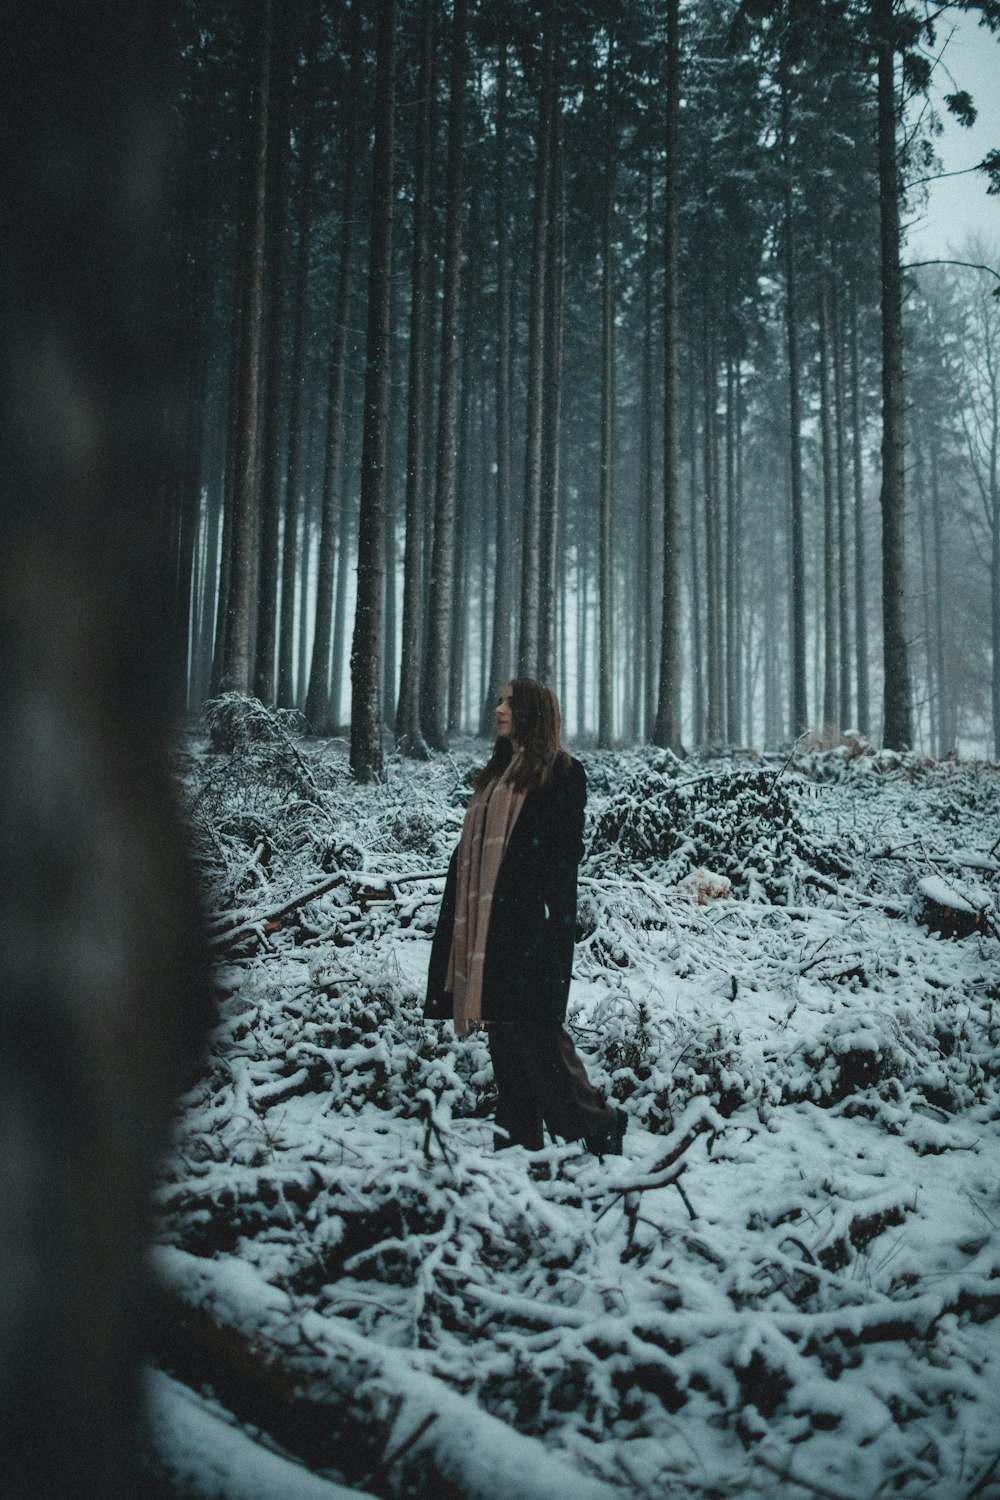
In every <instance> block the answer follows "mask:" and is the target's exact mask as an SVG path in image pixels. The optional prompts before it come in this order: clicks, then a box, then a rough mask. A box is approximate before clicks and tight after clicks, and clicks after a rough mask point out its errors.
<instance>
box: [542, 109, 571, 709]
mask: <svg viewBox="0 0 1000 1500" xmlns="http://www.w3.org/2000/svg"><path fill="white" fill-rule="evenodd" d="M552 108H553V112H554V115H555V119H554V121H553V125H552V142H553V162H552V170H551V172H550V173H549V203H550V207H549V235H548V245H547V255H546V261H547V269H546V275H547V281H548V285H547V289H546V293H545V352H544V359H545V381H544V393H543V398H542V399H543V403H544V413H543V419H542V496H541V502H542V524H541V548H542V555H541V566H540V569H539V576H540V596H539V605H538V613H539V662H538V675H539V677H540V678H541V680H542V681H543V682H547V683H548V684H549V685H550V686H551V685H552V684H553V683H554V682H555V667H556V664H555V654H556V545H557V539H558V533H559V491H560V443H561V432H560V423H561V420H562V367H563V331H564V321H565V318H564V303H565V290H566V194H565V184H564V178H563V160H562V121H561V117H560V109H559V102H558V87H554V88H553V90H552Z"/></svg>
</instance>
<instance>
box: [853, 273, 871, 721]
mask: <svg viewBox="0 0 1000 1500" xmlns="http://www.w3.org/2000/svg"><path fill="white" fill-rule="evenodd" d="M862 435H863V427H862V419H861V340H860V337H859V333H858V294H857V290H856V289H855V290H852V293H851V464H852V471H853V478H854V652H855V664H856V669H857V679H858V704H857V714H856V715H855V720H856V723H857V726H858V732H859V734H869V733H870V732H871V700H870V694H869V683H868V588H867V578H866V574H865V561H866V553H867V549H866V547H865V505H864V501H865V483H864V469H863V465H862V456H861V455H862Z"/></svg>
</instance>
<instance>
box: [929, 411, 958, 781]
mask: <svg viewBox="0 0 1000 1500" xmlns="http://www.w3.org/2000/svg"><path fill="white" fill-rule="evenodd" d="M939 441H940V438H939V434H938V431H937V429H936V428H935V427H933V426H932V428H931V433H930V461H931V476H930V477H931V524H932V527H933V532H934V645H935V659H936V664H937V680H938V716H937V737H936V742H935V747H934V748H935V751H936V753H937V754H938V755H947V753H948V751H949V750H950V749H952V748H953V744H954V741H953V738H952V732H951V724H952V714H951V703H952V701H953V696H954V694H953V689H952V685H951V680H950V677H949V675H948V672H947V670H946V666H945V663H946V661H947V659H948V652H947V650H946V646H945V630H946V627H945V613H944V590H945V578H944V525H943V517H942V514H941V479H940V473H939V468H938V462H939V461H938V444H939Z"/></svg>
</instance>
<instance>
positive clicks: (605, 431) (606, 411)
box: [597, 33, 617, 749]
mask: <svg viewBox="0 0 1000 1500" xmlns="http://www.w3.org/2000/svg"><path fill="white" fill-rule="evenodd" d="M614 65H615V38H614V34H613V33H612V36H611V39H610V41H609V43H608V60H607V68H606V72H605V91H606V92H605V105H604V107H605V121H604V130H605V134H604V215H603V223H602V228H601V470H600V487H599V492H598V516H599V521H598V538H599V568H600V594H599V599H598V608H599V610H600V663H599V668H598V673H599V676H598V682H599V693H598V702H597V743H598V746H599V747H601V748H602V749H608V748H609V747H610V746H611V744H612V742H613V740H614V696H613V692H614V682H613V674H614V600H613V598H612V578H613V573H614V559H613V558H612V554H611V503H612V492H613V481H614V439H615V275H614V231H615V170H616V165H617V163H616V160H615V158H616V149H615V125H614V116H615V106H614Z"/></svg>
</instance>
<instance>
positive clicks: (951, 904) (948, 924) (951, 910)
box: [917, 875, 995, 938]
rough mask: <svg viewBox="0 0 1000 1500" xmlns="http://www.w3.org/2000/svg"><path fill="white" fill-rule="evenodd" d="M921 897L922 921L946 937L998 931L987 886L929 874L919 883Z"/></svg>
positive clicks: (933, 930)
mask: <svg viewBox="0 0 1000 1500" xmlns="http://www.w3.org/2000/svg"><path fill="white" fill-rule="evenodd" d="M917 894H918V896H919V898H920V903H921V906H920V912H921V921H923V922H924V923H925V924H926V926H928V927H929V928H930V929H931V931H932V932H938V933H940V934H941V936H942V937H946V938H964V937H971V936H972V935H973V933H976V932H989V931H995V923H994V921H993V917H992V908H993V898H992V895H991V894H990V892H989V891H988V890H987V889H986V888H985V886H981V885H973V884H972V882H971V881H967V880H953V879H946V878H945V877H944V876H943V875H927V876H925V878H924V879H923V880H921V881H920V882H919V883H918V885H917Z"/></svg>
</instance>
